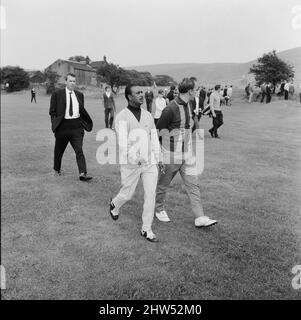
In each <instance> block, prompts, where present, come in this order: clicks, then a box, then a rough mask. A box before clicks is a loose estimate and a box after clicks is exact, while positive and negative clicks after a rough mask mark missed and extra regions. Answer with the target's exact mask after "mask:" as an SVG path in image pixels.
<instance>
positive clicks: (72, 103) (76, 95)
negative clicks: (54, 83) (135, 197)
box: [49, 73, 93, 181]
mask: <svg viewBox="0 0 301 320" xmlns="http://www.w3.org/2000/svg"><path fill="white" fill-rule="evenodd" d="M75 85H76V80H75V75H74V74H73V73H68V74H67V77H66V87H65V89H60V90H57V91H55V92H54V93H53V94H52V96H51V100H50V110H49V115H50V117H51V124H52V131H53V132H54V135H55V147H54V166H53V169H54V172H55V175H56V176H59V175H61V163H62V157H63V154H64V152H65V149H66V147H67V145H68V142H70V144H71V146H72V148H73V149H74V151H75V154H76V161H77V166H78V170H79V179H80V180H81V181H89V180H91V179H92V177H90V176H88V175H87V168H86V160H85V156H84V153H83V149H82V148H83V138H84V129H85V130H86V131H88V132H89V131H91V130H92V127H93V122H92V119H91V118H90V116H89V114H88V112H87V111H86V109H85V108H84V95H83V94H82V93H81V92H79V91H77V90H74V88H75Z"/></svg>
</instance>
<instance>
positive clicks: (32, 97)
mask: <svg viewBox="0 0 301 320" xmlns="http://www.w3.org/2000/svg"><path fill="white" fill-rule="evenodd" d="M32 100H34V102H35V103H37V100H36V90H35V88H32V89H31V101H30V102H31V103H32Z"/></svg>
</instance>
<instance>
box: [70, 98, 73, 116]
mask: <svg viewBox="0 0 301 320" xmlns="http://www.w3.org/2000/svg"><path fill="white" fill-rule="evenodd" d="M71 94H72V92H70V100H69V116H70V117H72V116H73V105H72V97H71Z"/></svg>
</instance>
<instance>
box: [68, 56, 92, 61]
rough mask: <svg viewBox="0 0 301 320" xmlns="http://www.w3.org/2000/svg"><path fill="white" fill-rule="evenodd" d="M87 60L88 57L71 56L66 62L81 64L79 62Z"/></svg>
mask: <svg viewBox="0 0 301 320" xmlns="http://www.w3.org/2000/svg"><path fill="white" fill-rule="evenodd" d="M87 58H89V57H88V56H87V57H84V56H72V57H70V58H69V59H68V60H71V61H76V62H81V61H86V59H87ZM89 59H90V58H89Z"/></svg>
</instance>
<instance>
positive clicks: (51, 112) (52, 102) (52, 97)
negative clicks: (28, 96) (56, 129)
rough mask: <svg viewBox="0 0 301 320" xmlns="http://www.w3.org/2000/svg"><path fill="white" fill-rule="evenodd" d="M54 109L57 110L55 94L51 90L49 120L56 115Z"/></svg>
mask: <svg viewBox="0 0 301 320" xmlns="http://www.w3.org/2000/svg"><path fill="white" fill-rule="evenodd" d="M56 110H57V94H56V92H53V94H52V95H51V98H50V109H49V115H50V117H51V120H53V119H54V118H55V117H56V116H57V114H56Z"/></svg>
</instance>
